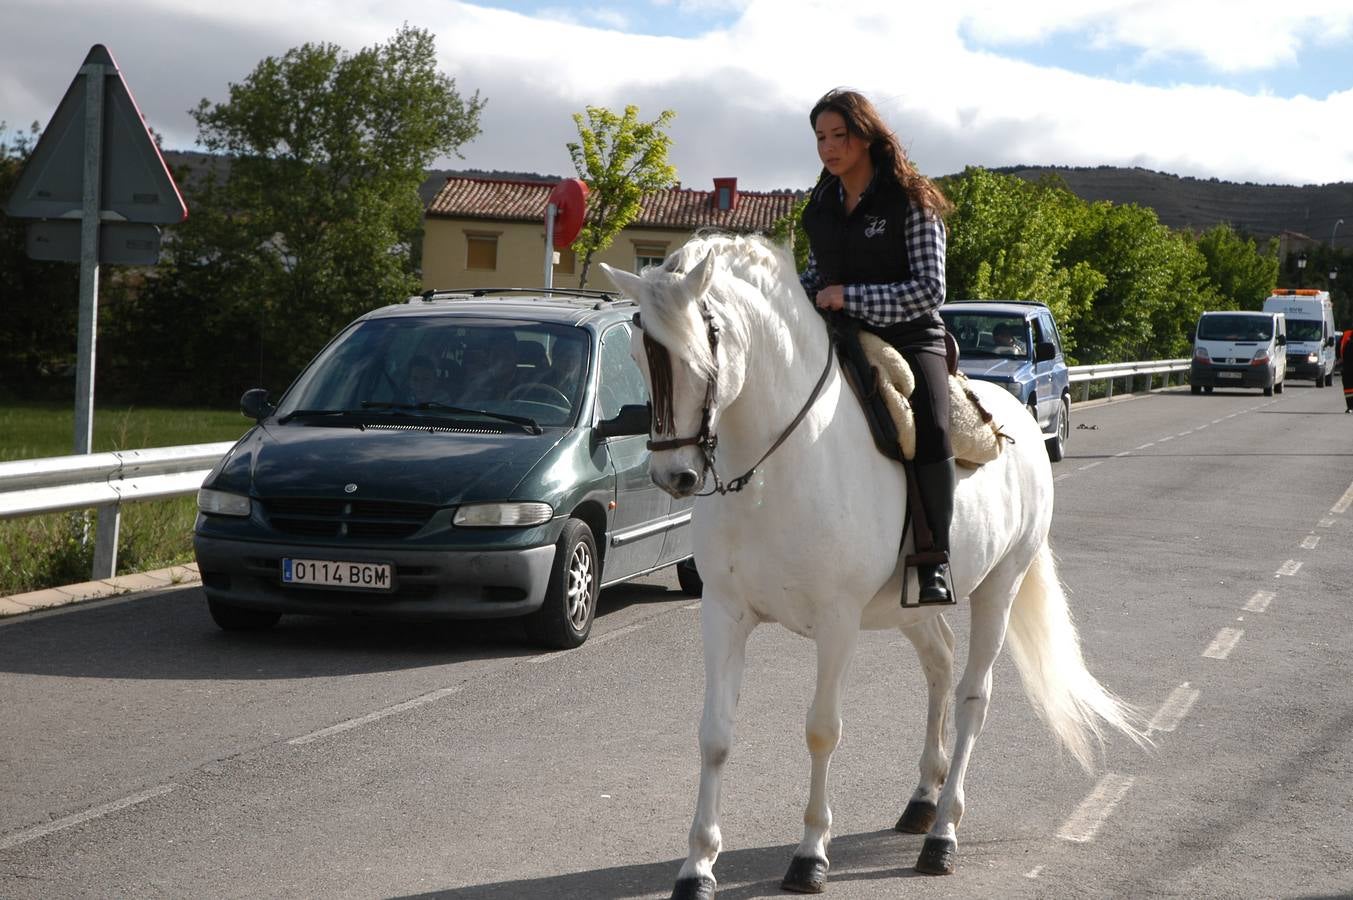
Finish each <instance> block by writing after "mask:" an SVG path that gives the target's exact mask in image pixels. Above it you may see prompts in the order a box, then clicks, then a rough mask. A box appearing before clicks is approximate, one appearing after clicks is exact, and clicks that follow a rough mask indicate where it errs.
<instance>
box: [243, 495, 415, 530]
mask: <svg viewBox="0 0 1353 900" xmlns="http://www.w3.org/2000/svg"><path fill="white" fill-rule="evenodd" d="M262 502H263V510H264V514H265V515H266V516H267V518H268V521H269V523H271V525H272V527H273V528H275V529H276V530H277V531H280V532H282V533H283V534H292V535H296V536H298V537H339V538H341V537H350V538H387V539H398V538H404V537H408V536H409V535H411V534H413V533H414V532H416V531H418V529H420V528H422V527H423V526H424V525H426V524H427V522H428V520H429V519H431V518H432V515H433V513H435V512H436V511H437V507H435V506H430V505H428V504H425V503H399V502H394V501H386V500H329V499H316V498H312V497H286V498H272V499H265V500H263V501H262Z"/></svg>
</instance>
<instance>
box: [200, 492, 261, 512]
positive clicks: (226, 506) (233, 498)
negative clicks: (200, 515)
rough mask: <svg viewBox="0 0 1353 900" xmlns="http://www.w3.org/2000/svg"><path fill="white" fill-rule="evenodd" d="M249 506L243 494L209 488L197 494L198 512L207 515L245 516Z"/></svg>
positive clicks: (247, 499)
mask: <svg viewBox="0 0 1353 900" xmlns="http://www.w3.org/2000/svg"><path fill="white" fill-rule="evenodd" d="M250 506H251V504H250V502H249V498H248V497H246V496H244V495H243V494H231V493H228V492H226V491H214V490H212V489H211V488H202V489H200V490H199V491H198V492H197V508H198V511H199V512H204V513H207V514H208V515H213V516H247V515H249V510H250Z"/></svg>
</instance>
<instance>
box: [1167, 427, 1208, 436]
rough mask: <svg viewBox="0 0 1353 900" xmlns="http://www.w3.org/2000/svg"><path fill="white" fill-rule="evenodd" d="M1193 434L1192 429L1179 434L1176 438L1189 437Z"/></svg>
mask: <svg viewBox="0 0 1353 900" xmlns="http://www.w3.org/2000/svg"><path fill="white" fill-rule="evenodd" d="M1203 427H1204V428H1206V427H1207V426H1206V425H1204V426H1203ZM1193 432H1194V429H1192V428H1190V429H1189V430H1188V431H1181V432H1179V434H1176V435H1175V437H1188V436H1189V435H1191V434H1193Z"/></svg>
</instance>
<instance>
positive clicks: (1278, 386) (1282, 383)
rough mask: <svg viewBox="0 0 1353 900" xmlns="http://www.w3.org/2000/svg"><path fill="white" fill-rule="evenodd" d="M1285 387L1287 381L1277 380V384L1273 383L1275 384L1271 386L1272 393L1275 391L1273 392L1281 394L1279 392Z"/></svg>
mask: <svg viewBox="0 0 1353 900" xmlns="http://www.w3.org/2000/svg"><path fill="white" fill-rule="evenodd" d="M1285 387H1287V382H1286V381H1280V382H1278V383H1277V384H1275V385H1274V386H1273V393H1275V394H1281V393H1282V392H1283V388H1285Z"/></svg>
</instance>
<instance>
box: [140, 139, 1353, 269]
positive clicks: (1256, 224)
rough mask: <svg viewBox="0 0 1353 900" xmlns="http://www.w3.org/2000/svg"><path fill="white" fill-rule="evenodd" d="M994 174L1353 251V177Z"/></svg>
mask: <svg viewBox="0 0 1353 900" xmlns="http://www.w3.org/2000/svg"><path fill="white" fill-rule="evenodd" d="M164 155H165V158H166V160H168V162H169V163H170V165H171V166H172V167H173V168H174V169H175V170H176V171H178V172H180V173H186V175H187V178H188V179H189V181H190V182H191V181H193V180H195V179H196V178H200V177H201V174H202V172H203V170H204V169H205V168H206V167H207V166H210V165H215V166H221V165H222V163H221V161H220V160H219V159H217V158H214V157H211V156H209V155H208V154H205V153H197V152H183V151H166V152H165V154H164ZM992 171H995V172H1000V173H1001V174H1004V175H1014V176H1016V177H1018V178H1023V179H1025V180H1027V181H1037V180H1039V179H1040V178H1043V177H1045V176H1053V177H1056V178H1059V179H1061V181H1062V182H1063V183H1064V184H1065V185H1066V187H1067V188H1068V189H1069V190H1070V191H1071V192H1072V193H1073V194H1075V195H1076V196H1078V197H1080V198H1081V199H1083V200H1088V201H1099V200H1108V201H1110V202H1111V203H1135V204H1136V205H1138V206H1145V207H1149V208H1151V209H1154V210H1155V211H1156V215H1157V216H1159V217H1160V221H1161V222H1163V223H1164V224H1166V225H1168V226H1170V227H1171V228H1181V229H1182V228H1190V229H1194V230H1198V231H1202V230H1205V229H1207V228H1211V227H1212V226H1213V225H1216V224H1217V223H1219V222H1229V223H1231V225H1232V226H1233V227H1234V228H1235V229H1236V230H1237V231H1241V232H1243V233H1245V234H1248V235H1250V236H1252V237H1254V238H1256V239H1259V240H1265V239H1267V238H1269V237H1273V236H1274V235H1277V234H1279V233H1281V232H1284V231H1294V232H1297V233H1299V234H1304V235H1306V236H1307V237H1310V238H1311V239H1313V240H1315V241H1320V242H1328V241H1329V239H1330V235H1331V233H1332V232H1334V223H1335V222H1337V221H1339V220H1340V219H1344V220H1345V222H1344V224H1343V225H1341V226H1340V227H1339V229H1338V231H1337V232H1336V233H1335V234H1336V244H1335V246H1337V247H1339V248H1341V249H1345V250H1347V249H1350V248H1353V182H1337V183H1334V184H1321V185H1303V186H1300V187H1295V186H1291V185H1281V184H1251V183H1245V184H1239V183H1236V182H1230V181H1218V180H1216V179H1199V178H1186V177H1181V176H1179V175H1169V174H1166V173H1164V172H1153V171H1151V170H1150V169H1137V168H1132V169H1129V168H1116V167H1113V166H1099V167H1096V168H1073V167H1067V166H1008V167H1005V168H1000V169H993V170H992ZM449 175H456V176H468V177H472V178H507V179H513V180H517V181H540V182H557V181H559V180H560V178H561V177H563V176H558V175H540V174H537V173H533V172H532V173H525V172H497V171H495V172H486V171H480V170H465V171H457V170H445V169H443V170H431V171H429V172H428V173H427V178H426V179H424V181H423V184H422V185H421V186H420V190H419V194H420V196H421V197H422V200H423V204H424V205H427V204H428V203H430V202H431V201H432V198H433V197H434V196H435V195H436V193H437V191H438V189H440V188H441V186H442V184H443V183H445V181H446V178H447V176H449ZM570 177H571V176H570Z"/></svg>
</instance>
